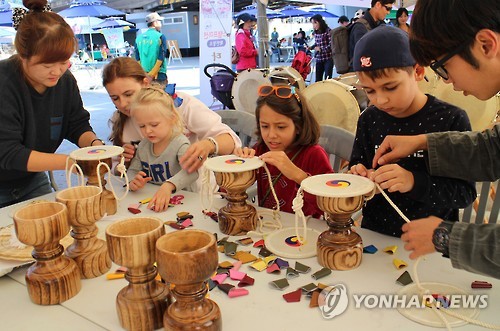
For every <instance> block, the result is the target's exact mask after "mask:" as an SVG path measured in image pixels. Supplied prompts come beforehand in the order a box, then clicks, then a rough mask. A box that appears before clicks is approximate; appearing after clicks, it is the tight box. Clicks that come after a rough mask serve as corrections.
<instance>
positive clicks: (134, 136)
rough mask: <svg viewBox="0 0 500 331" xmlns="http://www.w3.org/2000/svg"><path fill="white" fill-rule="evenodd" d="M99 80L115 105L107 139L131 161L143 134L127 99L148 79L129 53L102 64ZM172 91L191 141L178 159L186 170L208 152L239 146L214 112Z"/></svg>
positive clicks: (226, 151) (193, 167)
mask: <svg viewBox="0 0 500 331" xmlns="http://www.w3.org/2000/svg"><path fill="white" fill-rule="evenodd" d="M102 80H103V86H104V87H105V88H106V91H107V92H108V94H109V96H110V98H111V101H113V103H114V105H115V107H116V112H115V113H114V114H113V117H112V118H111V119H110V121H109V122H110V125H111V134H110V137H109V140H110V141H112V142H113V144H114V145H117V146H123V148H124V149H125V152H124V154H123V155H124V157H125V159H126V161H127V162H130V160H131V159H132V157H133V156H134V154H135V147H134V144H136V143H137V142H138V141H140V140H141V139H142V138H143V135H142V133H141V131H140V130H139V128H138V127H137V125H136V124H134V123H133V121H131V120H130V103H131V100H132V98H133V96H134V94H135V93H136V92H137V91H139V90H140V89H141V88H142V87H145V86H148V85H149V80H148V78H147V76H146V73H145V72H144V70H143V69H142V67H141V66H140V65H139V63H137V61H134V60H133V59H132V58H129V57H119V58H115V59H113V60H112V61H111V62H110V63H109V64H107V65H106V66H105V67H104V68H103V72H102ZM171 93H172V94H171V95H172V97H173V98H174V102H175V106H176V107H177V109H178V111H179V113H180V116H181V118H182V120H183V123H184V131H183V132H184V135H186V136H187V137H188V139H189V141H190V143H191V145H190V146H189V148H188V149H187V151H186V153H185V154H184V156H183V157H182V158H181V160H180V161H181V165H182V167H183V168H184V169H186V170H187V171H188V172H189V173H191V172H193V171H197V170H198V169H199V168H200V167H201V166H202V164H203V161H205V160H206V159H207V157H208V156H210V155H226V154H231V153H232V152H233V150H234V148H235V147H240V146H241V141H240V139H239V138H238V136H237V135H236V134H235V133H234V131H233V130H231V128H230V127H228V126H227V125H225V124H223V123H222V121H221V118H220V116H219V115H217V113H216V112H214V111H212V110H210V109H209V108H208V107H207V106H205V105H204V104H203V103H202V102H201V101H199V100H198V99H196V98H194V97H192V96H190V95H189V94H187V93H183V92H175V91H171Z"/></svg>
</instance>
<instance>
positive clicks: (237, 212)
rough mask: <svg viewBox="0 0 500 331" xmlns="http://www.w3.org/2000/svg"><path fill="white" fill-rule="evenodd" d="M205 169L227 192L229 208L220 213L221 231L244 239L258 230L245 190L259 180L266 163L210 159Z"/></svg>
mask: <svg viewBox="0 0 500 331" xmlns="http://www.w3.org/2000/svg"><path fill="white" fill-rule="evenodd" d="M204 165H205V167H206V168H207V169H209V170H212V171H213V172H214V174H215V180H216V182H217V184H218V185H219V186H220V187H222V188H224V189H225V190H226V192H227V194H226V200H227V205H226V206H224V207H222V208H221V209H220V210H219V229H220V230H221V232H222V233H224V234H229V235H232V236H238V235H244V234H246V233H247V232H248V231H253V230H255V229H256V228H257V221H258V218H257V210H256V209H255V207H254V206H251V205H249V204H247V202H246V199H247V198H248V194H247V193H246V190H247V189H248V188H249V187H250V186H252V184H253V183H254V182H255V180H256V178H257V170H256V169H258V168H260V167H262V166H263V165H264V162H263V161H262V160H261V159H259V158H258V157H254V158H239V157H237V156H235V155H224V156H217V157H213V158H210V159H208V160H207V161H206V162H205V163H204Z"/></svg>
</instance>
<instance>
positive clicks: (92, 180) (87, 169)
mask: <svg viewBox="0 0 500 331" xmlns="http://www.w3.org/2000/svg"><path fill="white" fill-rule="evenodd" d="M101 162H102V163H106V164H107V165H108V166H109V168H110V169H111V167H112V165H113V160H112V158H111V157H110V158H106V159H102V160H76V163H77V164H78V165H79V166H80V168H82V171H83V174H84V175H85V176H86V177H87V185H92V186H99V180H98V176H99V177H101V183H102V200H103V203H104V207H105V210H106V213H107V214H108V215H114V214H116V211H117V209H118V203H117V201H116V198H115V196H114V195H113V192H111V191H109V190H108V189H107V188H106V183H107V182H106V179H104V175H105V174H106V172H107V168H106V167H104V166H101V167H100V171H99V174H97V166H98V165H99V163H101Z"/></svg>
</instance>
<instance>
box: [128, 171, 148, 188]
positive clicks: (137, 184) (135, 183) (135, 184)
mask: <svg viewBox="0 0 500 331" xmlns="http://www.w3.org/2000/svg"><path fill="white" fill-rule="evenodd" d="M151 179H153V178H152V177H147V176H146V173H145V172H144V171H139V172H138V173H137V175H135V177H134V179H132V181H131V182H130V184H129V188H130V190H131V191H137V190H139V189H141V188H143V187H144V185H146V183H147V182H149V181H150V180H151Z"/></svg>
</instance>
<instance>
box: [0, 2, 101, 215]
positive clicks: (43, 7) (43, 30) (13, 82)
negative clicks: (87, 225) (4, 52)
mask: <svg viewBox="0 0 500 331" xmlns="http://www.w3.org/2000/svg"><path fill="white" fill-rule="evenodd" d="M23 4H24V6H25V7H26V8H27V12H26V11H24V9H15V10H14V11H13V22H14V27H15V28H16V29H17V33H16V38H15V43H14V46H15V48H16V51H17V54H15V55H14V56H12V57H10V58H8V59H5V60H2V61H0V95H1V98H0V99H1V100H2V101H1V104H2V105H1V107H0V108H1V109H2V124H0V170H1V171H0V182H1V185H0V207H4V206H7V205H11V204H14V203H17V202H20V201H24V200H28V199H32V198H35V197H38V196H40V195H43V194H46V193H50V192H52V190H51V186H50V184H49V180H48V178H47V175H46V173H45V172H46V171H50V170H63V169H65V168H66V160H67V158H68V156H67V155H63V154H55V151H56V150H57V148H58V147H59V145H60V144H61V142H62V141H63V139H67V140H69V141H71V142H72V143H74V144H75V145H77V146H79V147H87V146H91V145H94V146H96V145H102V144H103V143H102V141H101V140H100V139H97V137H96V135H95V133H94V132H93V131H92V127H91V126H90V114H89V113H88V112H87V111H86V110H85V109H84V108H83V103H82V99H81V97H80V91H79V90H78V85H77V82H76V80H75V78H74V77H73V75H72V74H71V72H70V71H69V70H68V68H69V65H70V58H71V56H72V55H73V53H74V52H75V51H76V49H77V42H76V39H75V35H74V33H73V30H71V27H70V26H69V25H68V24H67V23H66V22H65V21H64V19H63V18H62V17H61V16H59V15H58V14H56V13H53V12H50V11H49V10H50V8H49V7H48V5H47V1H46V0H24V1H23Z"/></svg>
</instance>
